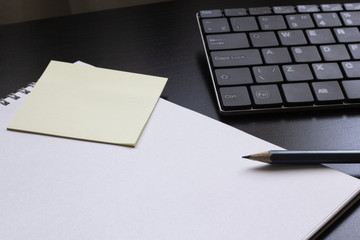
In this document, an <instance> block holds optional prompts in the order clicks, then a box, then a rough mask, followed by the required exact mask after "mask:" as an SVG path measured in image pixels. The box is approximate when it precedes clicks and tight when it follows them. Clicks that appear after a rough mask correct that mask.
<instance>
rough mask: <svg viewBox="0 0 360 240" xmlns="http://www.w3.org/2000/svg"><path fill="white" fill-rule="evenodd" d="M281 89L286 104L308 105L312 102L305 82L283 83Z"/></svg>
mask: <svg viewBox="0 0 360 240" xmlns="http://www.w3.org/2000/svg"><path fill="white" fill-rule="evenodd" d="M282 89H283V92H284V96H285V102H286V105H290V106H291V105H300V104H301V105H309V104H313V103H314V97H313V95H312V93H311V90H310V87H309V84H307V83H289V84H283V85H282Z"/></svg>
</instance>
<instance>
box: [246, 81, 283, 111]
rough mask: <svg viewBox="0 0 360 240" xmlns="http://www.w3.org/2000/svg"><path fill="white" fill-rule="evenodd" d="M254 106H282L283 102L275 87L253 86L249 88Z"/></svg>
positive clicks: (271, 85) (273, 85) (272, 85)
mask: <svg viewBox="0 0 360 240" xmlns="http://www.w3.org/2000/svg"><path fill="white" fill-rule="evenodd" d="M250 89H251V93H252V96H253V99H254V103H255V105H256V106H263V107H265V106H276V105H278V106H279V105H282V103H283V101H282V98H281V95H280V91H279V88H278V86H277V85H275V84H270V85H254V86H251V87H250Z"/></svg>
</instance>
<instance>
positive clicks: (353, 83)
mask: <svg viewBox="0 0 360 240" xmlns="http://www.w3.org/2000/svg"><path fill="white" fill-rule="evenodd" d="M342 85H343V87H344V90H345V95H346V97H347V98H348V99H349V100H350V101H353V100H359V99H360V80H347V81H342Z"/></svg>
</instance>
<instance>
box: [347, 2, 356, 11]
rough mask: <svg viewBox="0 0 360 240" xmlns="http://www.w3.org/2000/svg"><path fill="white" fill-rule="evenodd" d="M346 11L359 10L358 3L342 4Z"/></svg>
mask: <svg viewBox="0 0 360 240" xmlns="http://www.w3.org/2000/svg"><path fill="white" fill-rule="evenodd" d="M344 7H345V9H346V10H348V11H349V10H350V11H351V10H360V3H346V4H344Z"/></svg>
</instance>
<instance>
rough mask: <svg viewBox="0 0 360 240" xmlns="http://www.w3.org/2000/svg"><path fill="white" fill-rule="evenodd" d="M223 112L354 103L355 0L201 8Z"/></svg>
mask: <svg viewBox="0 0 360 240" xmlns="http://www.w3.org/2000/svg"><path fill="white" fill-rule="evenodd" d="M197 19H198V24H199V27H200V32H201V36H202V40H203V43H204V48H205V52H206V56H207V60H208V65H209V68H210V73H211V77H212V81H213V85H214V88H215V93H216V98H217V101H218V105H219V109H220V112H221V113H222V114H227V115H231V114H250V113H265V112H275V111H291V110H296V111H297V110H311V109H325V108H327V109H329V108H341V107H354V106H360V32H359V26H360V3H351V4H323V5H298V6H278V7H256V8H248V9H245V8H236V9H224V10H220V9H216V10H203V11H200V12H199V13H198V14H197Z"/></svg>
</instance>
